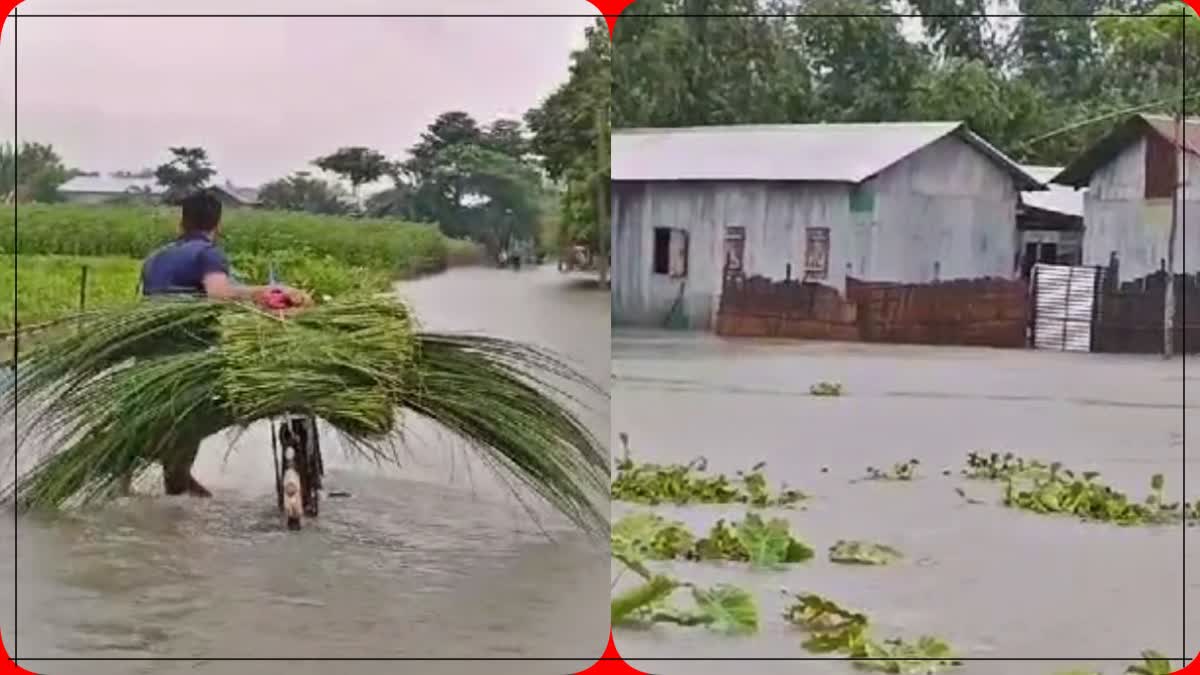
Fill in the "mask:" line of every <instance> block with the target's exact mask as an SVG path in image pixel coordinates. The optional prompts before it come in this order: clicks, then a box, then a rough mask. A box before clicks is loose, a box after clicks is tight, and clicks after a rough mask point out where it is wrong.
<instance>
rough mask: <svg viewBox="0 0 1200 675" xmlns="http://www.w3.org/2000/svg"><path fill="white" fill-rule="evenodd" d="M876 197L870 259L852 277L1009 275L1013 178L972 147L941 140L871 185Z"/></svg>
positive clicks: (914, 279) (905, 279) (909, 279)
mask: <svg viewBox="0 0 1200 675" xmlns="http://www.w3.org/2000/svg"><path fill="white" fill-rule="evenodd" d="M869 183H870V184H871V185H872V186H873V187H874V188H875V189H876V191H877V195H878V196H877V198H876V210H875V213H876V220H877V224H876V225H875V226H874V227H873V228H872V234H873V235H874V236H873V237H872V239H873V242H872V246H873V251H874V255H872V256H871V258H870V261H871V262H870V264H869V265H868V266H867V267H866V268H865V269H864V270H862V271H861V272H859V270H858V269H857V268H856V269H855V276H860V277H861V278H864V279H868V280H878V281H895V282H901V283H926V282H929V281H933V280H934V279H935V269H936V278H937V279H942V280H945V279H974V278H978V277H986V276H991V277H1003V278H1011V277H1013V276H1014V272H1015V269H1016V268H1015V264H1016V254H1017V248H1016V247H1017V241H1018V235H1017V229H1016V220H1017V215H1016V212H1017V198H1018V192H1017V190H1016V188H1015V187H1014V186H1013V181H1012V178H1011V177H1010V176H1009V175H1008V174H1007V173H1005V172H1004V171H1003V170H1001V169H1000V167H998V166H996V165H995V164H994V163H993V162H991V161H989V160H987V159H986V158H985V157H984V156H983V155H982V154H980V153H979V152H978V151H976V150H975V149H974V148H972V147H970V146H968V145H966V144H965V143H962V142H961V141H959V140H957V139H956V138H953V137H950V138H944V139H942V140H940V141H938V142H936V143H933V144H932V145H930V146H928V147H926V148H925V149H923V150H921V151H920V152H918V153H916V154H915V155H913V156H912V157H910V158H908V159H907V160H905V161H904V162H901V163H899V164H897V165H895V166H894V167H892V168H890V169H888V170H887V171H884V172H883V173H882V174H881V175H880V176H879V177H878V178H876V179H875V180H873V181H870V182H869Z"/></svg>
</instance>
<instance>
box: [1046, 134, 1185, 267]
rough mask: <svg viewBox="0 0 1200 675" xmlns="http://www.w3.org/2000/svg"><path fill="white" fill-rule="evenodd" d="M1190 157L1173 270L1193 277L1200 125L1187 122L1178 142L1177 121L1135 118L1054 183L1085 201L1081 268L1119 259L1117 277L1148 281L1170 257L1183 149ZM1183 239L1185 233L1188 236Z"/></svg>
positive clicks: (1090, 151) (1097, 144) (1089, 151)
mask: <svg viewBox="0 0 1200 675" xmlns="http://www.w3.org/2000/svg"><path fill="white" fill-rule="evenodd" d="M1181 147H1182V150H1183V154H1184V157H1185V162H1186V166H1185V170H1184V175H1185V176H1186V177H1187V186H1186V189H1185V190H1183V191H1181V197H1180V198H1181V200H1182V199H1183V195H1186V199H1187V201H1186V203H1183V204H1181V206H1182V207H1183V208H1181V209H1180V221H1179V227H1178V229H1177V233H1176V240H1175V247H1176V248H1175V270H1174V271H1175V272H1177V273H1179V272H1187V271H1189V270H1188V269H1185V267H1184V264H1185V261H1186V263H1187V265H1188V267H1189V268H1190V271H1192V272H1195V270H1196V268H1197V261H1200V120H1194V119H1193V120H1188V121H1187V122H1186V123H1185V124H1184V134H1183V140H1182V143H1181V144H1180V145H1176V143H1175V121H1174V120H1172V119H1171V118H1169V117H1159V116H1154V115H1134V116H1133V117H1130V118H1128V119H1127V120H1125V121H1124V122H1123V123H1121V124H1119V125H1117V126H1116V127H1115V128H1114V129H1112V131H1110V132H1109V133H1108V134H1107V135H1105V136H1104V137H1103V138H1101V139H1100V140H1099V141H1097V142H1096V143H1095V144H1094V145H1092V147H1090V148H1088V149H1087V150H1086V151H1085V152H1084V153H1083V154H1082V155H1080V156H1079V157H1078V158H1077V159H1076V160H1075V161H1073V162H1071V163H1070V165H1068V166H1067V167H1066V168H1065V169H1063V170H1062V172H1061V173H1059V174H1058V176H1056V177H1055V178H1054V182H1055V183H1058V184H1060V185H1067V186H1071V187H1073V188H1077V189H1078V188H1084V187H1086V188H1087V193H1086V195H1085V196H1084V208H1083V224H1084V227H1085V232H1086V234H1085V235H1084V238H1083V256H1082V258H1083V260H1082V262H1083V264H1085V265H1107V264H1108V263H1109V260H1110V257H1111V256H1112V255H1114V254H1115V255H1116V256H1117V259H1118V261H1119V276H1120V280H1122V281H1128V280H1130V279H1137V278H1140V277H1145V276H1146V275H1148V274H1151V273H1153V272H1157V271H1159V270H1160V269H1162V268H1163V267H1164V265H1165V261H1166V259H1167V240H1168V238H1169V237H1170V229H1171V203H1172V201H1173V199H1174V196H1175V186H1176V184H1177V183H1178V182H1179V174H1178V166H1177V165H1178V155H1179V153H1178V150H1179V149H1180V148H1181ZM1185 235H1186V236H1185Z"/></svg>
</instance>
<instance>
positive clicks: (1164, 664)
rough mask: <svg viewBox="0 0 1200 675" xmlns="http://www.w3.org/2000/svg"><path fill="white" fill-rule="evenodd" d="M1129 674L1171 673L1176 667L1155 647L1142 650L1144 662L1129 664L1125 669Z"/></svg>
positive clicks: (1151, 674) (1163, 674)
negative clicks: (1154, 648)
mask: <svg viewBox="0 0 1200 675" xmlns="http://www.w3.org/2000/svg"><path fill="white" fill-rule="evenodd" d="M1125 672H1126V673H1127V674H1128V675H1171V673H1174V672H1175V669H1174V668H1173V667H1172V666H1171V661H1170V659H1168V658H1167V657H1165V656H1163V655H1162V654H1160V653H1159V652H1156V651H1154V650H1153V649H1147V650H1146V651H1144V652H1142V663H1140V664H1137V665H1133V666H1129V668H1128V669H1127V670H1126V671H1125Z"/></svg>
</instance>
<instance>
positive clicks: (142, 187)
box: [58, 175, 163, 204]
mask: <svg viewBox="0 0 1200 675" xmlns="http://www.w3.org/2000/svg"><path fill="white" fill-rule="evenodd" d="M58 194H59V196H60V197H62V199H63V201H66V202H69V203H73V204H104V203H108V202H112V201H116V200H118V199H134V200H138V199H141V200H145V201H147V202H152V201H156V200H158V199H159V198H161V197H162V195H163V189H162V187H161V186H159V185H158V184H157V183H155V181H154V179H153V178H118V177H115V176H111V175H109V176H105V175H87V176H76V177H74V178H72V179H71V180H69V181H67V182H66V183H63V184H62V185H60V186H59V187H58Z"/></svg>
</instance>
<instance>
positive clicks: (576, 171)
mask: <svg viewBox="0 0 1200 675" xmlns="http://www.w3.org/2000/svg"><path fill="white" fill-rule="evenodd" d="M618 25H619V24H618ZM586 40H587V41H586V46H585V47H584V48H583V49H580V50H577V51H576V52H574V53H573V54H572V55H571V68H570V75H569V77H568V79H567V81H566V82H565V83H563V84H562V85H561V86H559V87H558V89H556V90H555V91H554V92H553V93H551V94H550V96H549V97H547V98H546V100H545V101H543V102H542V104H541V105H540V106H538V107H537V108H534V109H532V110H530V111H529V112H527V113H526V114H525V122H526V124H527V125H528V126H529V128H530V129H531V130H532V131H533V141H532V149H533V152H535V153H537V154H538V155H539V156H540V157H541V158H542V164H543V166H544V168H545V170H546V173H547V174H548V175H549V176H550V178H551V179H553V180H557V181H561V182H563V183H564V184H565V187H566V191H565V194H564V195H563V196H562V201H561V204H562V207H561V208H562V212H561V214H560V216H561V217H560V220H561V227H562V230H561V232H560V236H559V237H558V240H559V242H560V243H561V244H562V245H564V246H565V245H568V244H571V243H577V244H586V245H588V246H590V247H591V249H592V250H593V251H595V252H597V253H598V254H599V255H600V256H601V257H603V258H605V259H607V257H608V252H609V248H610V243H611V242H610V240H609V239H610V238H609V234H608V232H609V225H610V224H609V222H608V219H607V217H606V216H605V215H603V210H602V204H601V203H600V202H604V201H607V200H608V196H607V195H608V184H609V181H610V177H611V171H610V161H609V157H608V149H607V144H606V143H603V142H602V139H601V136H604V137H605V138H607V136H608V135H609V133H610V131H611V129H610V125H609V122H608V120H609V117H610V114H611V105H612V96H613V94H612V55H613V48H612V44H611V43H610V41H609V39H608V29H607V28H606V27H605V25H604V23H603V22H602V21H598V22H597V23H596V24H594V25H592V26H590V27H588V28H587V31H586ZM602 273H603V269H602Z"/></svg>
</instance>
